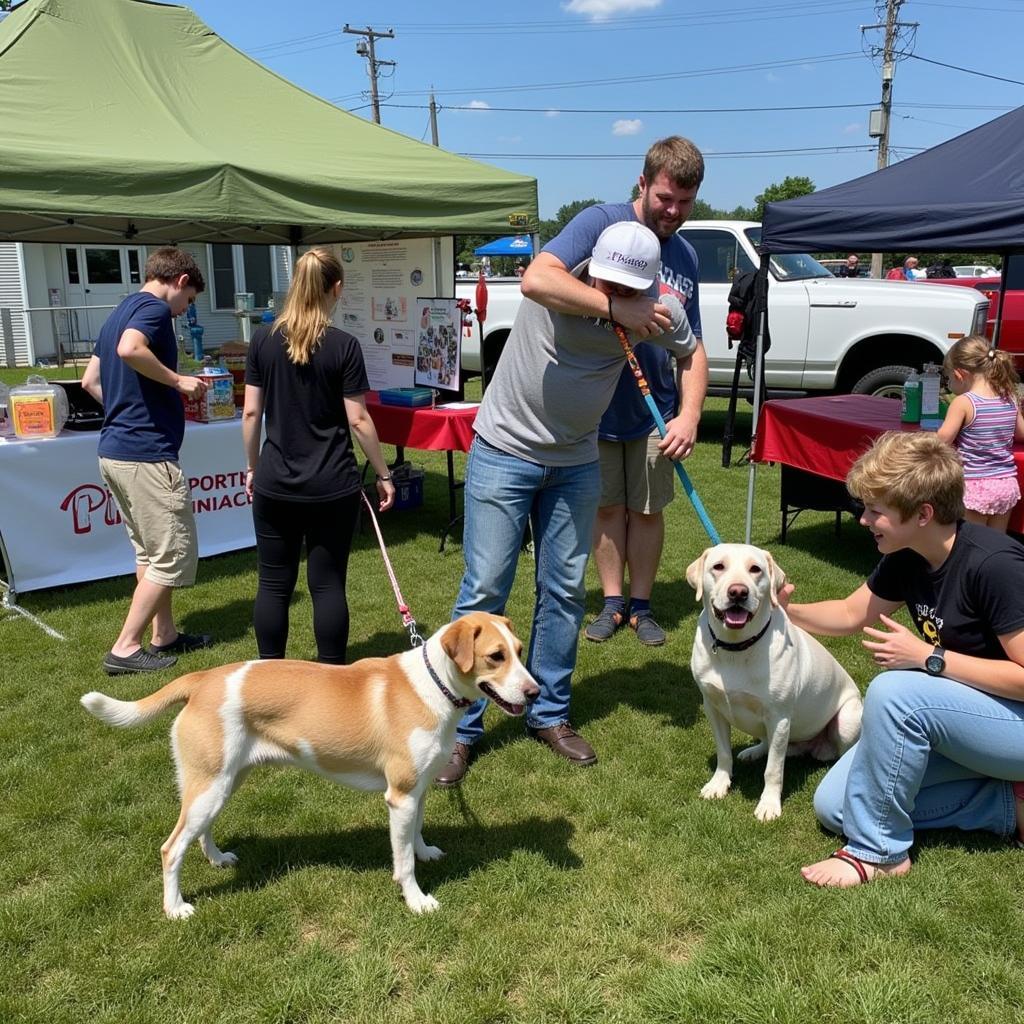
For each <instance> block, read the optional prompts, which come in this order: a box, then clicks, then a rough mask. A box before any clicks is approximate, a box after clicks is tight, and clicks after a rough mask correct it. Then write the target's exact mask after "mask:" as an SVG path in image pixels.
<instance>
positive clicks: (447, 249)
mask: <svg viewBox="0 0 1024 1024" xmlns="http://www.w3.org/2000/svg"><path fill="white" fill-rule="evenodd" d="M332 248H333V249H334V251H335V253H336V255H337V256H338V258H339V259H340V260H341V266H342V269H343V270H344V273H345V283H344V285H343V287H342V291H341V301H340V302H339V303H338V306H337V308H336V309H335V311H334V326H335V327H339V328H341V330H343V331H347V332H348V333H349V334H352V335H354V336H355V337H356V339H357V340H358V341H359V345H360V347H361V348H362V350H363V360H364V362H365V363H366V376H367V379H368V380H369V382H370V387H371V388H372V389H373V390H374V391H381V390H383V389H385V388H411V387H413V386H414V376H415V375H414V366H415V359H416V341H417V327H418V322H419V321H418V319H417V317H418V310H419V306H420V305H421V303H420V300H419V298H418V296H420V295H422V294H424V293H427V294H433V295H442V296H443V295H445V293H447V294H448V295H454V294H455V240H454V238H452V237H451V236H449V237H446V238H438V239H433V238H405V239H381V240H378V241H372V242H346V243H343V244H341V245H335V246H332ZM446 301H447V300H446ZM451 301H452V302H454V299H452V300H451Z"/></svg>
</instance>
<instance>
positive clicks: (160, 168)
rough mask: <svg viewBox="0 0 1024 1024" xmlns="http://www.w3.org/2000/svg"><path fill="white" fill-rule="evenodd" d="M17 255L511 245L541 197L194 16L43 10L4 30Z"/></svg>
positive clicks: (10, 203)
mask: <svg viewBox="0 0 1024 1024" xmlns="http://www.w3.org/2000/svg"><path fill="white" fill-rule="evenodd" d="M0 96H2V97H3V101H2V103H0V240H8V241H18V242H29V241H31V242H69V243H70V242H92V243H98V242H118V241H120V242H131V243H134V244H143V245H157V244H167V243H175V242H183V241H192V242H196V241H202V242H244V243H256V244H286V245H287V244H291V245H296V244H303V245H309V244H315V243H318V242H340V241H346V240H358V239H379V238H412V237H419V238H423V237H428V236H441V235H452V234H458V233H466V234H468V233H473V234H488V233H490V234H502V233H504V232H507V231H508V228H509V224H510V217H514V216H523V215H525V217H526V218H527V219H528V221H529V223H530V224H531V225H532V224H535V223H536V220H537V182H536V179H534V178H530V177H526V176H523V175H519V174H512V173H510V172H508V171H502V170H498V169H496V168H493V167H489V166H487V165H484V164H480V163H477V162H476V161H473V160H469V159H466V158H463V157H458V156H454V155H452V154H451V153H446V152H444V151H443V150H440V149H437V148H436V147H434V146H429V145H426V144H424V143H421V142H417V141H415V140H413V139H409V138H406V137H405V136H403V135H400V134H399V133H397V132H393V131H391V130H389V129H387V128H382V127H380V126H379V125H375V124H371V123H369V122H367V121H364V120H362V119H361V118H358V117H355V116H353V115H352V114H349V113H347V112H345V111H342V110H339V109H337V108H336V107H334V106H332V105H331V104H329V103H327V102H326V101H325V100H322V99H319V98H318V97H316V96H313V95H311V94H310V93H307V92H305V91H304V90H302V89H299V88H298V87H297V86H295V85H293V84H291V83H290V82H288V81H286V80H285V79H283V78H281V77H279V76H278V75H276V74H274V73H273V72H271V71H268V70H267V69H266V68H264V67H262V66H261V65H259V64H257V63H256V62H255V61H253V60H252V59H251V58H249V57H247V56H245V55H244V54H242V53H240V52H239V51H238V50H236V49H235V48H234V47H232V46H231V45H229V44H228V43H225V42H224V40H222V39H221V38H220V37H219V36H218V35H217V34H216V33H214V32H213V31H212V30H211V29H210V28H208V27H207V26H206V25H205V24H203V22H201V21H200V20H199V19H198V18H197V17H196V16H195V15H194V14H193V13H192V12H191V11H190V10H188V9H187V8H185V7H179V6H174V5H170V4H161V3H152V2H147V0H26V2H25V3H22V4H20V5H18V6H17V7H15V8H14V9H13V11H12V12H11V13H10V14H9V15H8V16H7V17H6V18H5V19H4V20H3V21H2V22H0Z"/></svg>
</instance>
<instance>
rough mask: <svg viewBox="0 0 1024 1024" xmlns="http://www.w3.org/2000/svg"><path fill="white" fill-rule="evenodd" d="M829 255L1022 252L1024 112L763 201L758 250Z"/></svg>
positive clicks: (1015, 112)
mask: <svg viewBox="0 0 1024 1024" xmlns="http://www.w3.org/2000/svg"><path fill="white" fill-rule="evenodd" d="M830 249H848V250H850V251H851V252H853V251H856V250H858V249H859V250H861V251H862V252H865V251H866V252H909V251H917V250H921V251H925V252H928V251H932V252H936V251H942V250H950V249H952V250H958V251H961V252H967V251H971V250H985V251H990V252H1003V253H1006V252H1012V251H1024V107H1018V108H1017V109H1016V110H1012V111H1010V113H1008V114H1004V115H1003V116H1002V117H997V118H996V119H995V120H994V121H989V122H988V123H987V124H983V125H981V126H980V127H978V128H974V129H973V130H972V131H969V132H965V133H964V134H963V135H958V136H957V137H956V138H955V139H950V140H949V141H948V142H943V143H941V144H940V145H938V146H933V147H932V148H931V149H928V150H925V152H923V153H918V154H917V156H912V157H910V158H909V159H907V160H903V161H901V162H900V163H898V164H893V165H892V166H891V167H885V168H883V169H882V170H880V171H875V172H874V173H873V174H865V175H864V176H863V177H862V178H855V179H854V180H853V181H848V182H846V183H844V184H842V185H835V186H833V187H832V188H826V189H822V190H821V191H820V192H813V193H812V194H811V195H808V196H801V197H800V198H799V199H788V200H786V201H785V202H781V203H768V204H767V206H766V207H765V213H764V222H763V225H762V230H761V251H762V252H823V251H826V250H830ZM1004 265H1005V264H1004Z"/></svg>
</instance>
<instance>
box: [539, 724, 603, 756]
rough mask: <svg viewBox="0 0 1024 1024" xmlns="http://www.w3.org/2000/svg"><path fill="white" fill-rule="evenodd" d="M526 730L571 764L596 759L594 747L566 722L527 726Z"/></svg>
mask: <svg viewBox="0 0 1024 1024" xmlns="http://www.w3.org/2000/svg"><path fill="white" fill-rule="evenodd" d="M526 731H527V732H528V733H529V734H530V735H531V736H532V737H533V738H534V739H535V740H540V741H541V743H546V744H547V745H548V746H549V747H550V748H551V749H552V751H553V752H554V753H556V754H557V755H558V756H559V757H564V758H565V759H566V760H567V761H571V762H572V763H573V764H578V765H587V764H594V763H595V762H596V761H597V753H596V752H595V751H594V748H593V747H592V746H591V745H590V744H589V743H588V742H587V741H586V740H585V739H584V738H583V737H582V736H581V735H580V734H579V733H578V732H576V730H575V729H574V728H573V727H572V726H571V725H570V724H569V723H568V722H562V724H561V725H552V726H550V727H549V728H547V729H533V728H529V729H527V730H526Z"/></svg>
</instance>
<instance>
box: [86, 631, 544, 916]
mask: <svg viewBox="0 0 1024 1024" xmlns="http://www.w3.org/2000/svg"><path fill="white" fill-rule="evenodd" d="M521 653H522V644H521V643H520V642H519V640H518V638H517V637H516V635H515V634H514V633H513V632H512V627H511V623H510V622H509V620H508V619H506V618H503V617H501V616H497V615H488V614H485V613H483V612H473V613H472V614H470V615H467V616H465V618H462V619H459V620H458V621H456V622H452V623H450V624H448V625H447V626H444V627H442V628H441V629H439V630H438V631H437V632H436V633H434V634H433V636H431V637H430V638H429V639H428V640H427V641H426V643H425V644H424V645H423V646H422V647H420V648H416V649H414V650H411V651H405V652H404V653H402V654H396V655H392V656H391V657H390V658H366V659H364V660H362V661H357V662H355V663H354V664H352V665H344V666H335V665H322V664H317V663H314V662H306V661H247V662H242V663H240V664H234V665H224V666H223V667H220V668H212V669H206V670H204V671H201V672H193V673H191V674H189V675H186V676H182V677H181V678H180V679H176V680H174V682H171V683H168V684H167V686H165V687H163V689H161V690H158V691H157V692H156V693H154V694H151V695H150V696H148V697H143V698H142V699H141V700H136V701H121V700H114V699H113V698H111V697H107V696H104V695H103V694H102V693H96V692H93V693H87V694H85V696H84V697H82V704H83V705H84V706H85V707H86V709H87V710H88V711H90V712H91V713H92V714H94V715H95V716H96V717H97V718H100V719H102V720H103V721H104V722H107V723H108V724H110V725H117V726H132V725H141V724H142V723H143V722H148V721H149V720H150V719H152V718H154V717H155V716H156V715H159V714H160V713H161V712H162V711H165V710H166V709H167V708H169V707H171V706H172V705H175V704H181V703H184V704H185V708H184V710H183V711H182V712H181V714H180V715H178V717H177V718H176V719H175V722H174V725H173V727H172V729H171V747H172V750H173V753H174V761H175V764H176V766H177V773H178V788H179V790H180V792H181V815H180V816H179V818H178V823H177V825H175V827H174V831H173V832H171V834H170V836H169V837H168V838H167V841H166V842H165V843H164V844H163V846H162V847H161V848H160V854H161V857H162V860H163V876H164V913H165V914H166V915H167V916H168V917H171V918H183V917H190V916H191V915H192V912H193V909H194V908H193V907H192V905H191V904H189V903H186V902H185V901H184V900H183V899H182V896H181V889H180V882H179V879H180V875H181V862H182V859H183V858H184V855H185V851H186V849H187V848H188V846H189V844H190V843H191V842H192V840H194V839H197V838H198V840H199V845H200V847H201V848H202V851H203V853H204V854H205V855H206V858H207V860H209V862H210V863H211V864H213V865H214V866H215V867H228V866H230V865H232V864H236V863H237V862H238V858H237V857H236V856H235V855H234V854H233V853H224V852H222V851H220V850H219V849H217V846H216V844H215V843H214V841H213V837H212V835H211V828H212V826H213V822H214V819H215V818H216V817H217V815H218V814H219V813H220V811H221V809H222V808H223V807H224V804H225V803H226V802H227V800H228V797H229V796H230V795H231V794H232V793H233V792H234V790H235V789H237V788H238V786H239V784H240V783H241V781H242V779H243V778H244V777H245V775H246V774H247V773H248V772H249V770H250V769H251V768H253V767H255V766H256V765H261V764H289V765H296V766H298V767H301V768H307V769H309V770H310V771H313V772H316V773H318V774H320V775H323V776H325V777H326V778H328V779H331V780H332V781H334V782H339V783H343V784H345V785H348V786H351V787H353V788H355V789H365V790H376V791H380V790H383V791H384V799H385V801H386V802H387V805H388V813H389V817H390V829H391V851H392V856H393V860H394V879H395V881H396V882H397V883H398V884H399V885H400V886H401V889H402V895H403V896H404V897H405V902H406V903H407V904H408V905H409V908H410V909H411V910H412V911H414V912H415V913H417V914H420V913H424V912H425V911H431V910H436V909H437V907H438V903H437V900H435V899H434V897H433V896H428V895H426V894H425V893H424V892H423V891H422V890H421V889H420V887H419V885H418V884H417V882H416V874H415V859H416V858H418V859H419V860H436V859H437V858H438V857H441V856H442V855H443V851H441V850H439V849H438V848H437V847H436V846H428V845H427V844H426V843H425V842H424V841H423V835H422V827H423V806H424V799H425V794H426V791H427V788H428V787H429V786H430V784H431V783H432V782H433V780H434V777H435V776H436V775H437V773H438V772H439V771H440V770H441V768H443V767H444V765H445V764H446V763H447V761H448V758H449V757H450V756H451V752H452V749H453V748H454V746H455V728H456V726H457V724H458V721H459V719H460V718H461V717H462V712H463V708H464V707H466V706H467V705H468V704H469V703H470V702H471V701H473V700H476V699H477V698H479V697H487V698H489V699H490V700H492V701H493V702H494V703H495V704H497V705H498V707H499V708H501V710H502V711H504V712H505V713H506V714H508V715H521V714H523V712H524V711H525V710H526V705H527V703H529V702H530V701H531V700H533V699H534V698H535V697H536V696H537V694H538V693H539V692H540V688H539V687H538V686H537V683H536V682H535V681H534V679H533V677H532V676H531V675H530V674H529V672H527V671H526V668H525V667H524V666H523V663H522V661H521V660H520V655H521Z"/></svg>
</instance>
